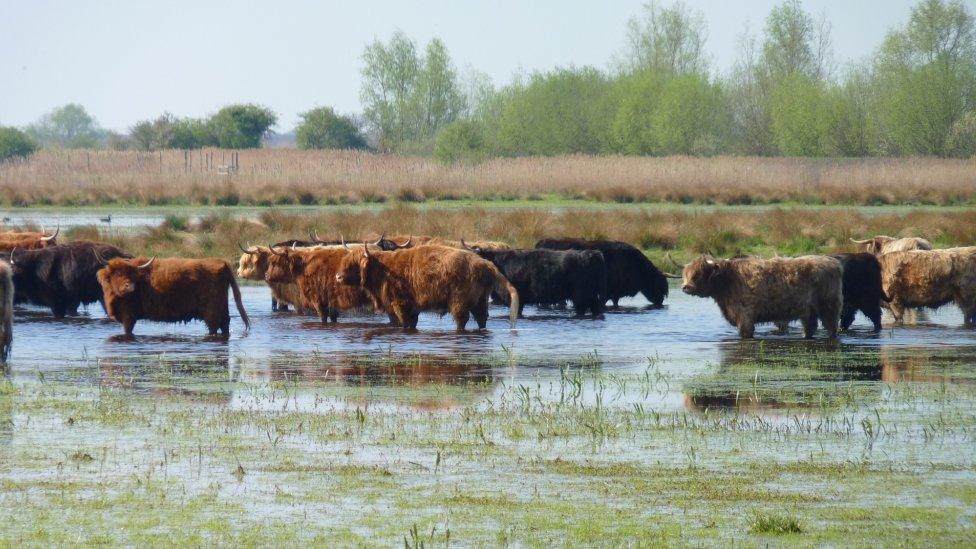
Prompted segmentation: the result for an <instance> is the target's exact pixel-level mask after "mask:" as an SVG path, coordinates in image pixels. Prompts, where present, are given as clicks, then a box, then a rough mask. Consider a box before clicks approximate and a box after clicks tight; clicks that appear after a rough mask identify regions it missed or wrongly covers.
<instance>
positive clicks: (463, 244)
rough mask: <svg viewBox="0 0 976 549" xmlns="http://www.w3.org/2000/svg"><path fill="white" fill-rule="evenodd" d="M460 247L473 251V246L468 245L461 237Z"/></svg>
mask: <svg viewBox="0 0 976 549" xmlns="http://www.w3.org/2000/svg"><path fill="white" fill-rule="evenodd" d="M461 247H462V248H464V249H465V250H470V251H472V252H473V251H474V248H472V247H471V246H468V245H467V244H465V243H464V239H463V238H462V239H461Z"/></svg>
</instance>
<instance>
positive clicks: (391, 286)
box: [336, 245, 519, 332]
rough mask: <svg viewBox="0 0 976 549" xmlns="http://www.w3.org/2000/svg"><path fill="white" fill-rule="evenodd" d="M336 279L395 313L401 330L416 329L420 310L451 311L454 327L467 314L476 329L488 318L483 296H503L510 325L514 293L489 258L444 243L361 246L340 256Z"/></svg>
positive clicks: (462, 323)
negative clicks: (384, 247) (506, 299)
mask: <svg viewBox="0 0 976 549" xmlns="http://www.w3.org/2000/svg"><path fill="white" fill-rule="evenodd" d="M336 281H337V282H339V283H340V284H349V285H353V286H357V285H358V286H360V287H361V288H362V289H363V290H365V291H366V293H367V294H369V296H370V297H371V298H372V299H373V302H374V303H376V305H377V306H378V307H380V308H381V309H383V310H384V311H386V312H387V313H391V314H393V315H394V316H396V318H397V321H398V322H399V323H400V325H401V326H403V329H404V330H414V329H416V328H417V320H418V318H419V316H420V312H421V311H434V312H438V313H441V314H444V313H448V312H449V313H451V316H453V317H454V322H455V324H456V325H457V330H458V331H459V332H462V331H464V327H465V325H466V324H467V323H468V319H469V318H470V316H471V315H472V314H473V315H474V319H475V321H476V322H477V323H478V328H481V329H484V328H485V327H486V325H487V323H488V296H489V295H490V294H491V292H492V291H497V292H500V293H506V294H507V295H508V296H509V303H510V305H509V307H510V309H509V318H510V320H511V325H512V327H513V328H514V327H515V322H516V320H517V318H518V310H519V295H518V291H517V290H516V289H515V287H514V286H512V284H511V283H510V282H509V281H508V280H507V279H506V278H505V276H504V275H503V274H502V273H501V272H500V271H499V270H498V268H497V267H495V266H494V265H492V264H491V262H490V261H487V260H484V259H481V258H480V257H478V256H477V255H475V254H473V253H471V252H468V251H465V250H457V249H454V248H448V247H444V246H431V245H427V246H419V247H417V248H410V249H406V250H399V251H396V252H371V251H370V250H369V249H368V248H366V247H364V248H362V249H360V250H356V251H353V252H351V253H349V254H348V255H347V256H346V257H345V258H344V259H343V260H342V266H341V268H340V270H339V273H338V274H336Z"/></svg>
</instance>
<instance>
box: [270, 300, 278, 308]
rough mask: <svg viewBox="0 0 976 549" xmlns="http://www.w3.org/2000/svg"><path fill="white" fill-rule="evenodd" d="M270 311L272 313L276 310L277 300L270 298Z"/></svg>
mask: <svg viewBox="0 0 976 549" xmlns="http://www.w3.org/2000/svg"><path fill="white" fill-rule="evenodd" d="M271 310H272V311H277V310H278V300H277V299H275V298H273V297H272V298H271Z"/></svg>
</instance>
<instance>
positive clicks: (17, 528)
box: [0, 344, 976, 547]
mask: <svg viewBox="0 0 976 549" xmlns="http://www.w3.org/2000/svg"><path fill="white" fill-rule="evenodd" d="M147 360H149V361H152V360H156V361H157V362H155V363H154V364H152V365H151V367H148V366H149V365H147V367H146V368H132V369H126V368H113V367H112V366H111V365H107V364H105V363H99V364H94V363H93V364H92V365H91V367H90V368H84V369H81V370H80V371H77V372H60V373H59V375H57V376H55V375H48V376H40V375H33V374H28V373H21V374H20V375H18V376H17V377H16V378H15V379H14V380H12V381H8V380H3V381H0V442H2V444H0V456H2V457H3V459H2V460H0V486H2V488H3V489H2V490H0V511H2V512H3V515H4V521H3V523H2V526H0V543H2V544H10V545H23V544H38V545H62V544H78V543H83V544H112V545H119V544H121V545H127V544H134V545H176V546H185V545H213V544H220V545H223V544H228V545H268V544H274V545H281V544H288V543H294V544H299V543H308V542H312V543H322V544H343V545H347V544H348V545H351V544H372V543H377V542H380V543H383V544H385V545H393V544H405V545H407V546H409V547H418V546H420V544H421V543H423V544H425V545H427V546H432V545H442V544H443V545H450V544H462V545H485V544H490V545H509V544H512V545H519V546H521V545H528V546H552V545H578V544H586V545H634V544H668V545H689V546H698V545H701V544H705V545H712V544H728V540H730V539H734V540H736V541H738V542H740V543H741V542H745V543H746V544H747V545H750V546H753V545H768V544H773V545H778V544H784V545H807V544H812V545H821V544H825V545H855V546H861V545H863V546H869V545H871V546H873V545H879V544H880V545H909V546H931V545H933V544H941V545H946V546H951V545H958V544H968V543H970V542H971V540H972V539H973V536H974V535H976V531H974V527H973V519H974V514H973V509H974V507H973V503H976V483H974V482H973V478H974V477H973V475H974V472H976V464H974V462H973V454H972V452H970V451H960V449H963V448H971V447H972V444H973V432H974V427H976V423H974V418H976V416H974V410H976V393H974V390H973V388H974V385H973V383H972V381H973V379H972V375H971V372H969V370H970V369H969V368H968V366H967V363H966V362H965V360H968V359H960V358H959V356H958V355H957V354H953V355H952V356H948V355H939V356H935V357H933V356H930V355H929V354H927V353H924V352H923V353H922V354H921V355H918V356H916V355H913V354H911V350H902V351H888V352H886V354H884V355H883V356H879V352H878V351H877V350H876V349H875V350H874V351H865V352H863V353H850V352H837V351H836V350H831V349H829V348H824V347H816V346H812V347H811V348H810V349H804V348H803V347H794V348H791V349H789V350H784V349H779V350H776V349H764V348H763V347H761V346H759V345H758V344H757V345H756V346H755V347H754V348H752V349H750V350H748V351H747V352H744V353H743V354H742V356H735V357H730V358H728V359H727V360H723V362H722V364H721V365H718V366H715V367H711V368H708V369H707V370H706V371H705V372H704V373H700V374H696V375H688V374H685V373H682V372H684V371H685V368H682V367H681V366H682V365H680V364H666V363H662V362H660V360H659V359H656V360H649V362H648V365H647V367H646V371H643V372H631V373H615V372H613V371H612V370H608V371H603V370H602V369H601V367H600V366H599V364H591V365H588V366H584V365H577V366H572V365H570V366H567V367H564V368H563V369H561V370H557V369H536V370H535V373H534V374H529V376H530V377H528V378H525V377H519V378H516V379H511V374H510V372H511V367H512V365H511V364H507V363H505V361H504V360H501V359H498V360H497V361H496V362H497V363H493V364H485V363H484V362H481V363H480V364H479V369H483V368H486V367H487V368H488V369H489V370H488V371H489V373H488V374H483V375H479V376H476V377H472V378H468V379H465V378H461V379H458V380H455V381H453V382H448V381H446V380H444V379H437V380H427V381H419V382H418V380H417V376H416V375H414V374H412V373H410V368H411V366H410V364H409V363H408V364H401V365H400V366H399V367H400V368H401V369H404V370H405V372H406V373H405V374H404V375H403V377H398V376H396V375H391V374H389V373H388V372H391V371H393V370H394V366H395V365H394V364H393V363H392V362H390V361H391V360H392V361H393V362H398V361H399V360H400V359H396V358H393V359H389V358H382V359H380V360H379V361H376V362H372V363H371V362H369V360H364V362H362V363H361V365H360V366H361V368H362V369H363V371H366V370H368V371H370V372H371V374H369V375H368V376H366V377H365V378H364V379H368V380H371V381H369V382H366V383H363V382H362V381H358V382H357V380H356V379H357V378H353V379H351V380H346V379H344V378H342V376H337V375H335V374H334V373H333V375H332V376H331V380H329V378H330V376H329V375H328V372H329V371H330V370H332V371H335V370H334V369H333V368H332V365H331V364H330V363H329V361H328V359H327V358H326V357H319V358H318V359H317V361H318V362H316V361H314V360H309V359H306V360H305V361H304V362H296V363H294V364H290V365H281V364H279V365H278V367H280V368H282V370H281V372H278V373H276V370H274V369H273V368H272V369H271V370H270V371H269V370H268V368H269V367H268V366H265V365H259V364H255V363H252V362H250V361H248V360H242V361H241V362H240V363H238V364H237V365H235V367H236V368H242V369H244V370H246V372H245V373H243V374H241V379H247V380H249V381H240V382H228V381H227V379H228V378H227V374H228V372H227V364H210V365H208V364H204V363H200V364H188V363H182V362H180V360H179V359H168V360H166V359H164V358H163V357H160V358H158V359H155V358H152V357H147ZM409 360H413V361H421V358H419V357H416V358H412V359H409ZM409 360H408V362H409ZM696 369H697V370H699V371H700V365H698V368H696ZM892 369H893V370H895V371H897V372H902V373H904V372H909V371H910V372H911V374H912V375H913V376H915V377H911V378H904V377H903V378H897V379H896V378H893V377H891V376H890V375H889V376H888V377H886V374H885V372H886V371H888V370H892ZM340 371H341V370H340ZM303 372H307V373H308V374H309V375H303ZM316 372H318V373H320V374H321V373H322V372H325V373H326V375H325V376H324V377H322V376H321V375H320V376H318V377H317V376H315V375H314V374H315V373H316ZM72 379H74V380H75V381H73V382H72V381H71V380H72ZM510 379H511V380H510ZM800 381H802V383H801V382H800ZM682 393H684V395H685V406H684V407H680V408H678V409H675V408H674V405H673V404H669V403H673V402H674V401H677V402H678V403H680V402H681V399H680V397H681V395H682ZM668 395H677V398H670V397H668ZM702 395H709V396H710V397H711V398H714V397H715V396H716V395H718V396H721V397H724V398H725V399H726V400H725V404H719V403H718V402H717V401H715V400H713V401H711V402H712V404H711V405H710V406H701V405H700V402H701V401H700V400H695V399H700V398H703V397H702ZM438 402H449V403H452V404H451V406H446V407H440V406H432V404H431V403H438ZM635 403H636V404H635ZM679 406H680V404H679Z"/></svg>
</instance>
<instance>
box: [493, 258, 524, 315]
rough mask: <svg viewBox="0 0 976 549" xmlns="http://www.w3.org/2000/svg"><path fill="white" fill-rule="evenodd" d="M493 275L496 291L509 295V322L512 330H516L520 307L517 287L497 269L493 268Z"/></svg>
mask: <svg viewBox="0 0 976 549" xmlns="http://www.w3.org/2000/svg"><path fill="white" fill-rule="evenodd" d="M492 267H494V266H492ZM492 274H494V276H495V291H496V292H499V293H501V292H505V293H507V294H508V299H509V302H508V320H509V322H511V325H512V328H515V323H516V321H518V314H519V305H520V303H519V295H518V290H516V289H515V286H512V283H511V282H509V281H508V279H507V278H505V275H503V274H502V272H501V271H499V270H498V269H497V268H493V273H492Z"/></svg>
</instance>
